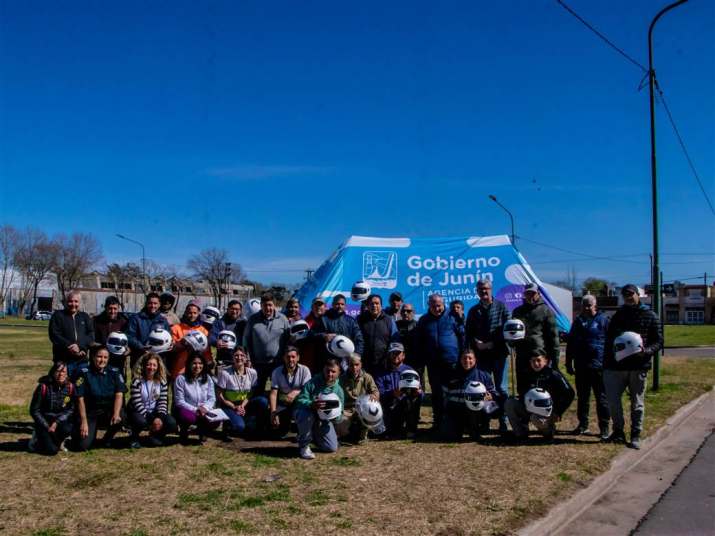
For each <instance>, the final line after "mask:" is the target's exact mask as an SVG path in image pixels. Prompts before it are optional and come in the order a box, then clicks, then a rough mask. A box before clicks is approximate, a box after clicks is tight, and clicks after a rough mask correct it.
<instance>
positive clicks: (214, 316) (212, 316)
mask: <svg viewBox="0 0 715 536" xmlns="http://www.w3.org/2000/svg"><path fill="white" fill-rule="evenodd" d="M219 318H221V311H219V310H218V308H217V307H214V306H213V305H209V306H207V307H205V308H204V310H203V311H201V322H203V323H204V324H208V325H210V326H213V325H214V322H216V320H218V319H219Z"/></svg>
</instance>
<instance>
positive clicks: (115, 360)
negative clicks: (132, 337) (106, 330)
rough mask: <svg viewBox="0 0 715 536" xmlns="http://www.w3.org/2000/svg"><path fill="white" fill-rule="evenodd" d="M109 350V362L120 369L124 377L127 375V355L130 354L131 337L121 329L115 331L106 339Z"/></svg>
mask: <svg viewBox="0 0 715 536" xmlns="http://www.w3.org/2000/svg"><path fill="white" fill-rule="evenodd" d="M105 346H106V347H107V350H109V364H110V365H111V366H113V367H114V368H116V369H118V370H119V371H120V372H121V373H122V374H123V375H124V377H126V375H127V370H126V369H127V356H128V355H129V339H128V338H127V336H126V335H125V334H124V333H122V332H121V331H113V332H112V333H110V334H109V336H108V337H107V339H106V341H105Z"/></svg>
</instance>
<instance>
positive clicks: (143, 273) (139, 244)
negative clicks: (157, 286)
mask: <svg viewBox="0 0 715 536" xmlns="http://www.w3.org/2000/svg"><path fill="white" fill-rule="evenodd" d="M117 238H121V239H122V240H126V241H127V242H131V243H133V244H136V245H138V246H139V247H140V248H142V281H143V282H144V284H146V253H145V250H144V244H142V243H141V242H139V241H138V240H133V239H131V238H128V237H126V236H124V235H123V234H119V233H117Z"/></svg>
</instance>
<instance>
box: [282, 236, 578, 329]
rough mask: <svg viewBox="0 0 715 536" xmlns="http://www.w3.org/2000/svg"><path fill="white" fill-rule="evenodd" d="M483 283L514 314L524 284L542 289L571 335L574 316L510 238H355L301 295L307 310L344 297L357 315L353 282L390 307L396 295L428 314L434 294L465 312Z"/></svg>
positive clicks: (317, 272)
mask: <svg viewBox="0 0 715 536" xmlns="http://www.w3.org/2000/svg"><path fill="white" fill-rule="evenodd" d="M480 279H490V280H491V281H492V287H493V292H494V297H495V298H496V299H498V300H500V301H502V302H504V303H505V304H506V305H507V307H508V308H509V309H510V310H513V309H514V308H515V307H517V306H518V305H520V304H521V303H522V294H523V291H524V286H525V285H526V284H527V283H536V284H537V285H539V288H540V290H541V294H542V296H543V299H544V301H545V302H546V303H547V304H548V305H549V307H550V308H551V309H552V310H553V311H554V314H555V315H556V319H557V322H558V326H559V331H565V332H568V331H569V328H570V320H569V317H568V316H567V315H566V314H565V312H564V311H563V310H562V308H560V307H559V305H558V304H557V303H556V301H555V300H554V299H553V298H552V296H551V295H550V294H549V292H548V290H547V289H546V287H545V285H544V284H543V283H542V282H541V281H540V280H539V278H538V277H537V276H536V274H535V273H534V271H533V270H532V269H531V266H529V263H527V262H526V259H524V257H523V256H522V255H521V253H519V252H518V251H517V250H516V249H515V248H514V247H513V246H512V244H511V242H510V240H509V237H508V236H507V235H499V236H468V237H456V238H375V237H367V236H352V237H350V238H349V239H348V240H347V241H346V242H345V243H344V244H342V245H341V246H340V247H339V248H338V249H337V250H336V251H335V252H334V253H333V254H332V255H331V256H330V258H328V259H327V260H326V261H325V262H324V263H323V264H322V265H321V266H320V267H319V268H318V269H317V270H316V272H315V274H314V275H313V277H312V279H311V280H310V281H306V282H305V283H304V284H303V286H302V287H301V288H300V289H298V291H297V293H296V297H297V298H298V299H299V300H300V303H301V306H302V307H303V308H304V310H303V313H304V314H306V313H307V312H308V308H309V307H310V304H311V301H312V300H313V298H315V297H316V296H321V297H323V298H324V299H325V300H326V301H327V302H328V303H329V302H330V298H331V297H332V296H335V295H336V294H344V295H345V296H346V298H347V301H348V312H349V313H350V314H352V315H356V314H357V313H358V312H359V308H360V304H359V303H357V302H354V301H352V300H351V298H350V290H351V288H352V285H353V283H355V282H356V281H359V280H365V281H367V282H368V283H369V284H370V285H371V287H372V291H373V293H376V294H379V295H380V296H382V299H383V303H384V304H385V306H387V304H388V303H387V302H388V298H389V296H390V294H391V293H392V292H395V291H397V292H399V293H400V294H402V298H403V300H404V301H405V302H407V303H412V304H413V305H414V307H415V311H416V312H417V314H418V315H419V314H424V313H425V312H426V311H427V299H428V297H429V295H430V294H435V293H437V294H440V295H442V296H443V297H444V301H445V303H446V304H449V302H451V301H452V300H462V301H463V302H464V308H465V311H468V310H469V309H470V308H471V307H472V305H474V304H476V303H477V301H478V300H479V297H478V295H477V292H476V288H477V282H478V281H479V280H480Z"/></svg>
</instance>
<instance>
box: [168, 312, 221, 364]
mask: <svg viewBox="0 0 715 536" xmlns="http://www.w3.org/2000/svg"><path fill="white" fill-rule="evenodd" d="M191 331H198V332H200V333H202V334H203V335H204V336H205V337H206V340H207V341H208V335H209V332H208V330H207V329H206V328H205V327H204V326H203V325H202V323H201V306H200V305H199V302H198V301H196V300H191V301H190V302H189V303H187V304H186V308H185V309H184V314H183V315H182V316H181V322H179V323H178V324H174V325H173V326H171V337H172V339H173V340H174V350H173V352H172V355H171V358H170V359H169V373H170V375H171V377H172V378H176V377H177V376H178V375H179V374H183V372H184V369H185V367H186V361H187V359H188V357H189V354H191V353H193V352H194V351H195V350H196V348H193V346H191V345H189V344H186V341H185V340H184V339H185V337H186V335H187V334H188V333H189V332H191ZM201 352H203V354H204V357H206V360H207V363H211V362H212V361H213V360H212V359H211V358H210V355H211V350H209V349H208V348H204V350H201ZM209 368H211V367H210V365H209Z"/></svg>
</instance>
